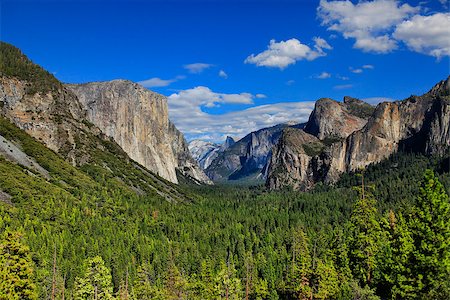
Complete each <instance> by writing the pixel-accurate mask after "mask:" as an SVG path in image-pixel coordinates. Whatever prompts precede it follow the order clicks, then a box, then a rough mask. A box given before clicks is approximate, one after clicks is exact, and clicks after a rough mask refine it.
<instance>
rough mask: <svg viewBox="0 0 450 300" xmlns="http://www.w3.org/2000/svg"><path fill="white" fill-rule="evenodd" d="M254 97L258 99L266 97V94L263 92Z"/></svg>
mask: <svg viewBox="0 0 450 300" xmlns="http://www.w3.org/2000/svg"><path fill="white" fill-rule="evenodd" d="M255 97H256V98H258V99H263V98H267V96H266V95H264V94H256V95H255Z"/></svg>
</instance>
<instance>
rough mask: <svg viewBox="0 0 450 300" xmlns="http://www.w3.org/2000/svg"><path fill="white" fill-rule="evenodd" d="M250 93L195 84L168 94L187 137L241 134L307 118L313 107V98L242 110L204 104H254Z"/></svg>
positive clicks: (172, 113) (171, 111)
mask: <svg viewBox="0 0 450 300" xmlns="http://www.w3.org/2000/svg"><path fill="white" fill-rule="evenodd" d="M254 98H263V94H256V95H255V96H253V95H252V94H250V93H240V94H224V93H216V92H213V91H211V90H210V89H209V88H208V87H196V88H193V89H189V90H184V91H180V92H178V93H174V94H172V95H170V96H169V97H168V103H169V115H170V119H171V120H172V121H173V122H174V123H175V125H176V126H177V128H178V129H179V130H181V132H183V133H184V134H185V136H186V138H187V139H189V140H191V139H197V138H201V139H209V140H212V141H221V140H223V139H224V137H226V136H233V137H238V138H241V137H243V136H244V135H246V134H248V133H250V132H251V131H255V130H258V129H260V128H264V127H269V126H274V125H277V124H280V123H286V122H288V121H292V120H295V121H297V122H299V123H300V122H305V121H307V120H308V117H309V114H310V113H311V111H312V109H313V108H314V102H313V101H308V102H281V103H276V104H267V105H259V106H254V107H250V108H247V109H244V110H240V111H233V112H227V113H222V114H210V113H207V112H205V111H203V109H202V108H203V107H212V106H216V105H225V104H251V103H253V99H254Z"/></svg>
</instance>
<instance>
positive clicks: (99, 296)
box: [74, 256, 113, 300]
mask: <svg viewBox="0 0 450 300" xmlns="http://www.w3.org/2000/svg"><path fill="white" fill-rule="evenodd" d="M111 279H112V277H111V272H110V271H109V269H108V268H107V267H106V266H105V262H104V261H103V259H102V258H101V257H100V256H95V257H93V258H89V259H87V260H86V261H85V263H84V272H83V275H82V276H81V277H77V278H76V280H75V288H74V299H76V300H91V299H93V300H103V299H104V300H107V299H113V296H112V293H113V287H112V282H111Z"/></svg>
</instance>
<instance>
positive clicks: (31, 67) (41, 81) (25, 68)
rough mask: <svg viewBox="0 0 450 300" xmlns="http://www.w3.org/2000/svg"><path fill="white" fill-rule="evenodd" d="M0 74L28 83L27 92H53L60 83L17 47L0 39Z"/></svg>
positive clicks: (58, 87)
mask: <svg viewBox="0 0 450 300" xmlns="http://www.w3.org/2000/svg"><path fill="white" fill-rule="evenodd" d="M0 70H1V72H0V75H1V76H6V77H16V78H18V79H21V80H25V81H27V82H28V83H29V85H28V87H27V93H28V94H36V93H47V92H55V91H57V90H58V89H60V88H61V83H60V82H59V81H58V79H56V78H55V76H53V75H52V74H50V73H49V72H48V71H46V70H44V69H42V68H41V67H40V66H38V65H36V64H34V63H33V62H32V61H30V60H29V59H28V58H27V57H26V56H25V55H24V54H23V53H22V52H21V51H20V50H19V49H18V48H16V47H14V46H12V45H10V44H8V43H5V42H2V41H0Z"/></svg>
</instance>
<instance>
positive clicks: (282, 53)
mask: <svg viewBox="0 0 450 300" xmlns="http://www.w3.org/2000/svg"><path fill="white" fill-rule="evenodd" d="M313 41H314V45H313V46H312V47H310V46H308V45H306V44H302V43H301V42H300V41H299V40H297V39H290V40H287V41H281V42H276V41H275V40H271V41H270V43H269V46H268V47H267V50H265V51H263V52H261V53H259V54H256V55H255V54H251V55H250V56H248V57H247V59H246V60H245V63H247V64H255V65H257V66H258V67H272V68H280V69H284V68H286V67H287V66H289V65H291V64H295V63H296V62H297V61H299V60H309V61H311V60H315V59H316V58H318V57H321V56H326V55H327V54H326V53H325V51H324V50H331V49H332V47H331V46H330V45H329V44H328V43H327V41H325V40H324V39H322V38H319V37H315V38H314V39H313Z"/></svg>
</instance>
